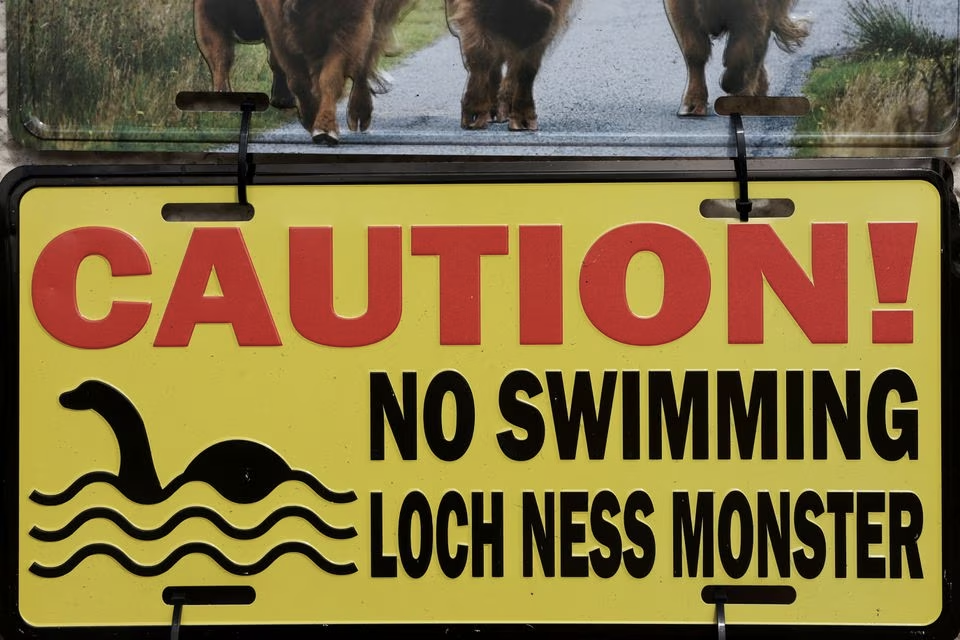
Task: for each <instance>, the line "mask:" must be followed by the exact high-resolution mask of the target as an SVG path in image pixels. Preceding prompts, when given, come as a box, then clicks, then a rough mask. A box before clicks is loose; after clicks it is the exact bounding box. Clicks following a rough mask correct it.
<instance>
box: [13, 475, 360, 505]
mask: <svg viewBox="0 0 960 640" xmlns="http://www.w3.org/2000/svg"><path fill="white" fill-rule="evenodd" d="M291 473H293V474H294V475H295V476H296V477H294V478H291V479H289V480H287V481H285V482H300V483H302V484H304V485H306V486H307V487H308V488H309V489H311V490H312V491H313V492H314V493H315V494H317V495H318V496H320V497H321V498H323V499H324V500H326V501H327V502H332V503H334V504H348V503H350V502H353V501H355V500H356V499H357V494H356V493H354V492H353V491H342V492H341V491H334V490H333V489H330V488H328V487H327V486H326V485H324V484H323V483H322V482H320V481H319V480H317V479H316V478H314V477H313V476H312V475H310V474H309V473H307V472H305V471H299V470H294V471H291ZM98 482H100V483H104V484H108V485H110V486H111V487H113V488H114V489H116V490H117V491H119V492H120V493H121V495H123V497H125V498H127V499H128V500H130V497H129V496H128V495H127V494H126V493H125V491H124V487H123V486H121V484H120V479H119V478H118V477H117V476H116V475H115V474H113V473H110V472H109V471H92V472H90V473H86V474H84V475H82V476H80V477H79V478H77V479H76V480H74V482H73V484H71V485H70V486H69V487H67V488H66V489H64V490H63V491H62V492H60V493H57V494H47V493H40V492H39V491H37V490H34V491H33V492H32V493H31V494H30V500H32V501H33V502H36V503H37V504H40V505H43V506H45V507H56V506H60V505H62V504H66V503H68V502H70V501H71V500H72V499H73V498H75V497H76V496H77V494H78V493H80V491H82V490H83V489H84V488H86V487H87V486H89V485H91V484H96V483H98ZM196 482H203V481H202V480H198V481H196ZM185 484H187V481H185V480H184V479H183V476H177V477H176V478H174V479H173V480H172V481H171V482H170V484H169V485H167V486H166V487H164V489H163V495H162V496H158V497H160V498H161V499H160V500H157V501H156V502H152V503H150V504H159V503H160V502H163V501H164V500H166V499H167V498H169V497H171V496H172V495H173V494H175V493H176V492H177V490H178V489H180V487H182V486H183V485H185ZM204 484H207V485H208V486H212V485H209V483H204ZM281 484H284V483H281ZM277 486H279V485H277ZM271 493H272V492H271ZM221 495H222V494H221ZM132 502H136V501H135V500H132Z"/></svg>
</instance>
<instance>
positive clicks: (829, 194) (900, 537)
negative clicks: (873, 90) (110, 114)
mask: <svg viewBox="0 0 960 640" xmlns="http://www.w3.org/2000/svg"><path fill="white" fill-rule="evenodd" d="M778 162H779V164H780V165H781V166H780V167H779V169H777V170H776V172H774V171H773V170H770V171H764V170H763V169H762V167H758V168H757V172H756V173H755V175H756V179H755V181H754V182H753V183H752V184H751V187H752V189H751V191H752V193H753V194H754V196H753V197H754V198H755V203H756V205H757V209H756V211H755V213H756V214H757V216H759V215H760V211H762V205H763V203H764V202H766V201H768V200H773V199H777V200H780V201H789V202H790V203H791V204H792V207H791V212H790V213H789V214H787V215H785V216H782V217H778V218H764V217H753V218H751V219H750V220H748V221H746V222H742V221H741V220H740V219H739V217H738V216H737V214H736V211H735V210H734V209H733V208H732V207H730V209H731V210H732V211H733V215H731V216H727V217H716V216H714V217H707V216H705V215H703V213H702V212H703V211H704V209H705V203H712V204H714V205H716V204H717V203H729V202H730V199H731V197H733V195H734V185H733V184H731V182H730V181H729V180H728V179H727V176H726V175H725V172H721V171H717V170H715V169H711V170H707V169H705V168H702V167H700V168H698V166H696V165H697V163H695V162H693V161H689V160H686V161H684V164H683V165H682V166H683V167H684V170H683V173H682V174H681V173H674V174H669V173H666V172H664V170H663V168H662V167H660V168H658V169H656V171H657V172H656V173H654V172H653V171H654V169H652V168H650V167H648V171H646V172H645V171H643V170H640V169H638V168H636V167H635V168H631V169H625V168H624V167H623V166H622V165H623V164H624V163H619V162H618V163H617V166H610V165H604V164H597V165H596V166H592V167H587V166H585V164H584V163H578V164H579V165H583V166H581V167H580V169H578V171H577V172H569V171H564V172H562V173H561V172H557V173H555V174H550V173H544V172H543V171H542V170H538V169H536V168H535V167H533V166H531V165H528V166H525V167H516V166H511V167H510V169H509V170H510V173H506V172H504V173H500V174H496V173H495V172H496V169H488V171H490V172H491V173H487V174H485V175H484V176H483V177H476V178H473V179H471V177H469V176H463V175H454V174H453V173H448V174H447V175H446V176H444V175H443V173H444V169H443V167H442V166H421V167H420V168H419V169H417V170H416V171H415V172H411V171H410V170H400V169H397V168H387V169H384V167H380V169H379V170H373V171H364V172H363V174H362V175H361V174H359V173H358V174H357V175H356V176H352V177H351V176H347V175H345V174H342V173H341V174H339V175H333V174H330V173H328V174H321V173H317V174H315V175H310V173H309V171H305V170H304V167H305V166H301V167H299V171H300V173H299V174H298V175H296V176H291V175H284V174H283V173H282V172H276V173H272V172H271V169H270V167H263V168H262V172H260V173H258V181H257V183H256V184H254V185H251V186H250V187H249V191H248V195H249V199H250V203H251V204H252V205H254V206H255V214H254V216H253V218H252V219H250V220H248V221H245V222H236V221H211V220H210V219H209V218H207V219H205V220H203V221H200V220H192V221H191V220H185V219H182V218H180V219H174V218H173V217H171V216H170V215H169V211H170V206H171V204H172V203H194V204H195V203H198V202H210V203H216V202H221V201H223V200H229V199H230V198H231V197H232V196H233V195H234V194H233V191H232V189H231V187H229V186H224V185H223V180H222V179H223V177H224V175H225V174H224V173H219V174H216V175H214V174H206V173H203V171H204V170H199V171H198V170H193V171H191V170H190V169H188V168H183V167H167V168H163V167H148V168H145V169H144V170H143V173H142V174H134V173H131V171H130V169H129V168H126V169H123V170H122V171H117V172H112V171H111V169H110V168H104V167H90V168H87V169H82V168H81V169H76V168H74V169H70V170H62V169H60V170H56V169H48V170H46V171H42V170H41V171H37V170H31V171H22V172H20V173H14V174H12V175H11V176H10V177H9V178H7V179H6V180H5V183H4V186H5V188H6V191H5V198H6V199H5V201H4V202H5V208H6V211H5V215H6V216H7V218H6V219H7V221H8V222H9V223H11V224H12V223H13V222H15V223H16V234H15V236H14V239H13V241H12V242H11V243H10V244H8V245H7V247H9V248H10V253H9V254H8V255H6V256H5V259H4V261H3V265H4V267H3V268H4V272H3V279H4V282H7V283H8V285H9V286H8V287H7V288H6V289H5V291H6V292H7V294H8V295H7V298H6V299H5V300H4V302H3V304H4V309H5V310H7V311H6V313H7V315H8V316H10V318H8V319H9V320H10V321H9V322H8V323H7V324H6V326H8V327H18V330H17V331H16V332H12V331H11V332H8V333H7V334H6V336H5V340H6V342H5V348H4V352H5V353H8V354H19V356H18V357H17V358H14V357H10V358H7V360H6V361H5V362H4V366H5V367H6V369H5V374H4V376H3V380H4V381H5V382H4V389H3V393H2V397H3V398H5V400H4V404H3V405H2V406H3V414H2V415H3V419H2V420H0V423H2V424H3V425H4V428H3V441H2V442H3V446H2V451H3V455H4V459H3V465H2V470H3V474H4V475H3V478H2V485H3V487H4V491H5V492H4V494H3V497H2V499H3V501H2V502H0V507H2V508H0V521H2V523H3V526H4V527H5V530H4V536H3V537H2V538H0V539H2V540H3V545H4V546H3V548H2V553H0V577H2V580H3V581H4V589H3V591H2V593H3V596H2V597H3V601H2V602H0V632H2V633H3V635H4V637H11V638H12V637H27V638H41V639H47V638H48V639H51V640H54V639H56V638H58V637H60V636H59V635H58V634H60V633H62V632H63V630H64V629H76V628H82V629H86V630H88V631H89V632H90V633H91V635H90V637H103V636H104V635H106V634H107V630H108V629H109V634H110V635H111V637H128V638H131V639H132V638H137V637H144V636H143V634H144V633H145V631H144V630H145V629H148V628H152V629H154V631H156V630H158V629H160V628H162V627H165V626H166V627H167V628H169V627H170V624H171V620H172V618H173V617H174V614H173V613H172V611H173V607H177V606H179V607H182V611H181V610H180V609H177V611H178V613H177V614H176V617H177V619H178V620H179V619H180V615H181V614H182V622H183V624H187V625H190V626H201V627H208V629H207V631H208V632H209V630H210V628H217V627H219V628H221V629H222V628H223V627H229V628H231V629H235V630H239V631H240V632H241V633H246V634H247V635H245V636H243V637H251V638H253V637H264V635H271V633H272V632H271V633H267V632H266V631H265V630H264V627H271V628H276V629H280V628H281V627H282V628H283V629H285V630H286V632H287V633H290V634H295V633H296V632H298V631H299V632H300V633H301V634H303V635H304V636H309V637H316V634H317V633H319V632H320V631H319V627H320V626H321V625H322V626H323V627H324V629H325V630H328V631H329V632H330V633H336V632H337V630H338V629H342V628H347V629H350V628H355V627H358V626H360V627H363V628H365V629H367V630H368V631H369V630H370V628H376V629H377V630H378V631H382V632H383V634H384V635H385V636H390V635H396V634H397V633H398V632H404V631H410V632H411V633H416V634H418V637H432V636H434V635H436V636H437V637H441V636H443V634H445V633H447V631H448V629H449V627H450V626H451V625H452V626H454V627H457V626H463V627H465V628H468V627H469V628H472V627H474V626H477V627H479V628H480V630H481V631H483V630H484V629H485V630H487V631H490V630H491V629H494V628H499V627H500V626H505V627H506V628H508V629H509V628H514V629H525V631H524V633H525V637H530V636H531V635H533V636H536V637H540V636H537V630H540V632H541V633H542V634H544V635H543V637H553V636H551V635H550V633H551V631H550V630H551V629H553V630H557V629H559V630H565V631H570V630H573V629H576V628H587V627H589V635H590V636H591V637H597V638H601V640H614V639H615V638H619V637H625V636H626V635H627V634H626V631H628V630H629V631H630V633H629V635H630V636H636V635H651V636H657V635H658V634H661V633H667V634H675V635H687V636H692V637H709V635H710V634H709V633H707V632H709V630H710V626H711V625H714V626H713V633H714V634H715V633H716V626H715V625H716V619H717V605H718V604H719V603H725V604H726V606H727V610H726V621H727V623H728V624H731V625H735V626H737V627H741V628H742V629H744V630H746V631H747V632H749V631H750V630H753V632H755V633H757V632H760V631H764V630H765V635H764V636H763V637H770V635H771V633H772V631H771V627H776V632H775V633H776V635H777V637H785V638H786V637H810V635H815V636H816V637H826V638H838V639H839V638H846V637H849V635H850V634H851V633H856V632H857V630H860V631H863V632H864V633H866V631H865V630H867V629H869V633H870V636H871V637H872V638H890V639H894V638H896V639H904V640H906V639H907V638H913V637H917V636H918V635H922V637H925V638H931V639H932V640H953V638H954V637H955V636H956V634H957V631H958V629H957V627H956V620H957V619H958V618H957V611H956V609H955V607H956V605H955V602H956V601H955V599H953V598H951V597H950V593H951V590H952V585H953V583H954V581H955V580H956V571H957V566H956V562H957V553H956V550H957V546H956V545H957V504H956V499H957V497H956V495H957V490H956V486H955V482H954V481H953V480H951V479H952V478H953V477H954V471H955V469H956V464H957V455H958V454H957V451H958V449H957V446H956V439H955V434H956V432H957V415H956V408H955V407H954V403H952V402H951V401H950V397H951V394H953V393H954V389H955V386H956V380H955V379H952V378H951V377H950V376H951V373H950V372H953V371H956V370H957V366H958V363H957V362H956V358H957V355H956V354H957V350H956V337H955V335H953V334H951V333H950V332H949V330H950V328H951V327H956V326H957V322H958V318H957V297H956V281H957V275H956V270H955V269H956V266H955V263H952V262H951V261H950V255H952V254H951V253H950V252H949V251H948V250H946V248H947V247H949V246H950V242H952V241H953V240H951V238H953V234H956V230H955V229H953V228H951V227H950V226H949V225H953V224H955V222H954V221H952V220H949V221H948V213H949V206H948V198H949V190H948V186H947V183H946V180H945V177H944V176H943V175H942V174H941V173H939V172H937V171H934V170H931V169H930V168H923V167H921V166H920V165H915V166H913V167H912V168H908V167H907V165H906V164H904V163H901V164H900V165H891V164H889V163H888V164H885V165H881V164H880V163H877V164H875V165H874V166H873V167H872V170H858V171H844V170H840V169H836V170H835V171H834V172H832V173H830V172H824V171H820V172H818V173H811V172H809V171H806V172H804V171H802V170H800V169H799V168H798V167H797V166H793V167H791V166H788V165H790V164H795V163H787V162H784V161H778ZM437 164H438V165H440V164H441V163H437ZM649 164H650V165H653V164H654V163H649ZM277 169H278V170H279V169H281V168H279V167H278V168H277ZM501 169H502V167H501ZM121 174H122V179H121ZM14 215H15V218H14ZM14 334H15V335H14ZM528 628H529V629H532V630H526V629H528ZM581 630H582V629H581ZM124 632H126V635H124ZM276 633H280V630H277V631H276ZM311 634H313V635H311ZM791 634H792V635H791ZM155 635H157V634H156V633H155ZM150 637H154V636H150ZM714 637H715V636H714Z"/></svg>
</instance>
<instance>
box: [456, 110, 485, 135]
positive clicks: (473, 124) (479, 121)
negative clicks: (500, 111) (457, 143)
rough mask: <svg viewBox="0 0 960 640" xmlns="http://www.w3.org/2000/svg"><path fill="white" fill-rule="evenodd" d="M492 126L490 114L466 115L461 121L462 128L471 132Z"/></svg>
mask: <svg viewBox="0 0 960 640" xmlns="http://www.w3.org/2000/svg"><path fill="white" fill-rule="evenodd" d="M489 124H490V112H489V111H484V112H481V113H465V114H463V117H462V118H461V119H460V126H461V127H462V128H464V129H467V130H470V131H476V130H480V129H486V128H487V125H489Z"/></svg>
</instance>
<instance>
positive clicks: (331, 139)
mask: <svg viewBox="0 0 960 640" xmlns="http://www.w3.org/2000/svg"><path fill="white" fill-rule="evenodd" d="M310 135H311V137H312V138H313V141H314V142H315V143H317V144H325V145H327V146H329V147H335V146H337V145H338V144H340V134H339V133H337V132H336V131H322V130H319V129H314V131H313V133H311V134H310Z"/></svg>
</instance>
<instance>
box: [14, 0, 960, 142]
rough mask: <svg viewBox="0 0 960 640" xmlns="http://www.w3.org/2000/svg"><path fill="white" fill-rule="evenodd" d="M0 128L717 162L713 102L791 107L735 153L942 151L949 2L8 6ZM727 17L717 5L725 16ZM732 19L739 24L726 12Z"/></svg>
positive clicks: (950, 60)
mask: <svg viewBox="0 0 960 640" xmlns="http://www.w3.org/2000/svg"><path fill="white" fill-rule="evenodd" d="M6 4H7V11H8V25H9V27H8V28H9V42H10V48H9V52H10V54H9V55H10V58H11V64H10V69H11V78H10V83H9V85H10V91H11V109H10V118H11V123H10V124H11V129H12V130H13V131H14V133H15V135H16V137H17V139H18V140H20V141H21V142H23V143H24V144H26V145H29V146H33V147H39V148H43V149H85V150H124V149H136V150H174V151H183V150H190V151H218V150H229V149H231V148H233V146H235V145H236V142H237V138H238V131H239V123H240V118H239V117H238V116H237V115H236V114H229V113H203V112H196V111H191V110H182V109H181V108H179V107H178V106H177V97H178V95H179V94H183V93H186V92H199V91H216V92H227V91H232V92H255V93H261V94H263V95H264V98H265V101H266V100H269V103H270V105H271V106H270V107H269V109H267V110H266V111H265V112H262V113H258V114H256V115H255V116H254V118H253V121H252V133H251V140H252V142H253V145H254V146H253V149H252V150H253V151H255V152H263V153H307V154H330V153H338V154H343V153H349V154H409V155H420V156H422V155H435V154H444V155H460V156H467V155H497V156H520V155H525V156H593V157H596V156H624V157H631V156H632V157H643V156H648V157H649V156H680V157H698V156H724V155H728V152H729V147H730V122H729V119H728V118H725V117H722V116H718V115H717V114H716V111H715V109H714V102H715V100H716V99H717V98H719V97H721V96H726V95H730V96H741V97H750V96H777V97H792V98H805V99H806V100H807V101H808V105H809V106H808V108H806V109H804V110H803V112H802V113H801V114H800V115H796V114H794V115H791V116H790V117H786V116H784V115H783V114H776V113H774V114H768V115H764V116H762V117H757V118H756V119H751V121H750V122H748V125H747V129H748V144H749V145H750V146H751V147H752V155H766V156H780V157H787V156H798V155H799V156H804V157H825V156H837V155H840V156H843V155H857V156H863V155H891V154H894V155H924V156H950V155H952V154H954V153H955V152H956V151H957V133H958V113H960V100H958V86H957V73H956V69H957V60H958V56H957V52H958V44H957V41H958V24H960V3H958V1H957V0H915V1H913V2H890V1H889V0H842V1H839V2H838V1H837V0H771V1H769V2H759V3H756V2H751V3H731V2H721V1H717V0H713V1H710V0H708V1H703V2H691V1H689V0H687V1H684V0H667V1H666V2H663V3H661V2H636V1H634V0H579V1H576V0H551V1H549V2H548V1H547V0H482V1H481V0H357V1H351V2H341V1H339V0H314V1H312V2H307V1H303V0H196V1H195V2H192V3H190V2H182V3H158V2H145V1H144V0H124V1H120V0H110V1H109V2H98V3H93V2H90V1H89V0H30V1H27V0H9V1H8V2H7V3H6ZM734 7H735V9H734ZM743 7H749V10H746V9H743Z"/></svg>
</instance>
